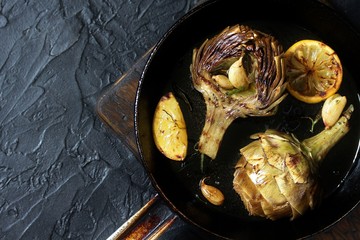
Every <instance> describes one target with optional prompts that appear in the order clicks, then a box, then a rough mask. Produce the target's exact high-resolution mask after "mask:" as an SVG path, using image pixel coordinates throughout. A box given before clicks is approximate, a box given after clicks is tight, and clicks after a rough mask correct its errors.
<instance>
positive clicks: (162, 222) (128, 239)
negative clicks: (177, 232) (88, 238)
mask: <svg viewBox="0 0 360 240" xmlns="http://www.w3.org/2000/svg"><path fill="white" fill-rule="evenodd" d="M159 198H160V197H159V195H158V194H156V195H155V196H154V197H152V198H151V199H150V200H149V201H148V202H147V203H146V204H145V205H144V206H143V207H142V208H141V209H140V210H139V211H137V212H136V213H135V214H134V215H133V216H132V217H131V218H129V220H127V221H126V222H125V223H123V224H122V225H121V226H120V227H119V228H118V229H117V230H116V231H115V232H114V233H113V234H111V236H110V237H108V238H107V240H120V239H125V240H140V239H145V238H146V239H148V240H155V239H158V238H159V237H160V236H161V235H162V234H163V233H165V232H166V231H167V230H168V229H169V228H170V227H171V226H172V224H173V223H174V222H175V220H176V219H177V218H178V217H177V215H175V214H174V213H172V214H171V215H170V216H160V215H163V214H159V213H151V210H152V206H154V205H156V204H159V201H160V199H159Z"/></svg>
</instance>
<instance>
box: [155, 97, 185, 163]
mask: <svg viewBox="0 0 360 240" xmlns="http://www.w3.org/2000/svg"><path fill="white" fill-rule="evenodd" d="M153 137H154V141H155V145H156V147H157V148H158V149H159V151H160V152H161V153H162V154H164V155H165V156H166V157H167V158H170V159H172V160H175V161H182V160H184V159H185V157H186V153H187V145H188V140H187V132H186V125H185V120H184V117H183V114H182V112H181V108H180V106H179V103H178V102H177V100H176V98H175V96H174V94H173V93H172V92H169V93H167V94H166V95H164V96H163V97H162V98H161V99H160V101H159V103H158V104H157V106H156V109H155V114H154V119H153Z"/></svg>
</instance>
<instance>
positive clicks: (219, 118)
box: [198, 103, 234, 159]
mask: <svg viewBox="0 0 360 240" xmlns="http://www.w3.org/2000/svg"><path fill="white" fill-rule="evenodd" d="M233 121H234V118H233V117H232V116H227V115H226V112H225V111H223V109H222V108H216V106H215V105H213V104H211V103H208V104H207V111H206V118H205V125H204V128H203V130H202V133H201V135H200V140H199V145H198V149H199V152H201V153H203V154H205V155H207V156H209V157H210V158H211V159H215V157H216V155H217V152H218V150H219V146H220V143H221V140H222V138H223V136H224V133H225V131H226V129H227V128H228V127H229V125H230V124H231V123H232V122H233Z"/></svg>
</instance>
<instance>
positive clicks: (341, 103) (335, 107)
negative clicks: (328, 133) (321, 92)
mask: <svg viewBox="0 0 360 240" xmlns="http://www.w3.org/2000/svg"><path fill="white" fill-rule="evenodd" d="M346 101H347V100H346V97H345V96H341V95H340V94H334V95H332V96H331V97H329V98H327V99H326V100H325V102H324V105H323V107H322V109H321V117H322V120H323V122H324V125H325V128H326V129H328V128H331V127H332V126H333V125H334V124H335V123H336V122H337V120H338V119H339V118H340V115H341V113H342V112H343V110H344V107H345V105H346Z"/></svg>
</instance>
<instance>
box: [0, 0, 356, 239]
mask: <svg viewBox="0 0 360 240" xmlns="http://www.w3.org/2000/svg"><path fill="white" fill-rule="evenodd" d="M199 2H201V0H176V1H174V0H77V1H72V0H59V1H56V0H53V1H48V0H3V1H1V0H0V239H106V238H107V237H108V236H109V235H110V234H111V233H112V232H113V231H115V230H116V228H117V227H118V226H120V225H121V224H122V223H123V222H125V221H126V220H127V219H128V218H129V217H130V216H131V215H132V214H134V213H135V211H136V210H138V209H139V208H140V207H141V206H142V205H144V203H145V202H147V201H148V200H149V198H150V197H151V196H153V195H154V193H155V191H154V190H153V188H152V187H151V183H150V181H149V179H148V178H147V176H146V173H145V171H144V169H143V167H142V165H141V163H140V162H139V161H138V160H137V159H136V158H135V156H134V155H133V154H132V153H131V151H130V150H129V149H127V148H126V147H125V146H124V144H123V143H122V142H121V141H119V140H118V139H117V138H116V137H115V136H114V135H113V134H111V133H109V132H108V131H107V130H106V128H105V127H104V126H103V124H102V123H101V122H100V120H99V119H98V118H97V116H96V113H95V111H94V109H95V104H96V100H97V97H98V96H99V94H100V93H101V91H102V89H103V88H104V87H105V86H108V85H109V84H111V83H113V82H114V81H116V80H117V79H118V78H119V77H120V76H122V75H123V74H124V73H125V72H126V71H127V70H128V69H129V68H130V67H131V66H132V65H133V64H134V63H135V62H136V61H137V60H138V59H139V58H141V56H142V55H143V54H145V53H146V51H147V50H148V49H149V48H150V47H151V46H153V45H154V44H155V43H156V42H157V41H158V40H159V38H160V37H161V36H162V35H163V34H164V33H165V31H166V30H167V29H168V28H169V27H170V26H171V25H172V24H173V23H174V22H175V21H176V20H177V19H178V18H180V17H181V16H182V15H183V14H185V13H186V12H187V11H189V10H190V9H191V8H192V7H193V6H195V5H196V4H198V3H199ZM331 2H332V3H333V5H334V6H335V7H336V8H338V9H339V11H340V12H341V13H344V14H346V15H347V17H348V18H349V19H350V20H352V21H353V23H354V26H356V27H358V28H359V29H360V19H358V16H359V13H360V9H359V3H358V2H357V0H346V1H345V0H343V1H341V0H338V1H335V0H333V1H331ZM125 117H126V116H125ZM165 211H166V210H165ZM170 230H171V231H170V232H169V233H167V234H166V235H164V236H163V238H164V239H174V238H179V239H181V238H184V237H188V238H190V236H191V237H193V238H196V236H198V235H197V234H196V233H194V232H193V231H191V229H189V228H188V226H187V225H186V224H185V223H183V222H182V221H181V220H177V223H176V224H175V226H174V227H172V229H170Z"/></svg>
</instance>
